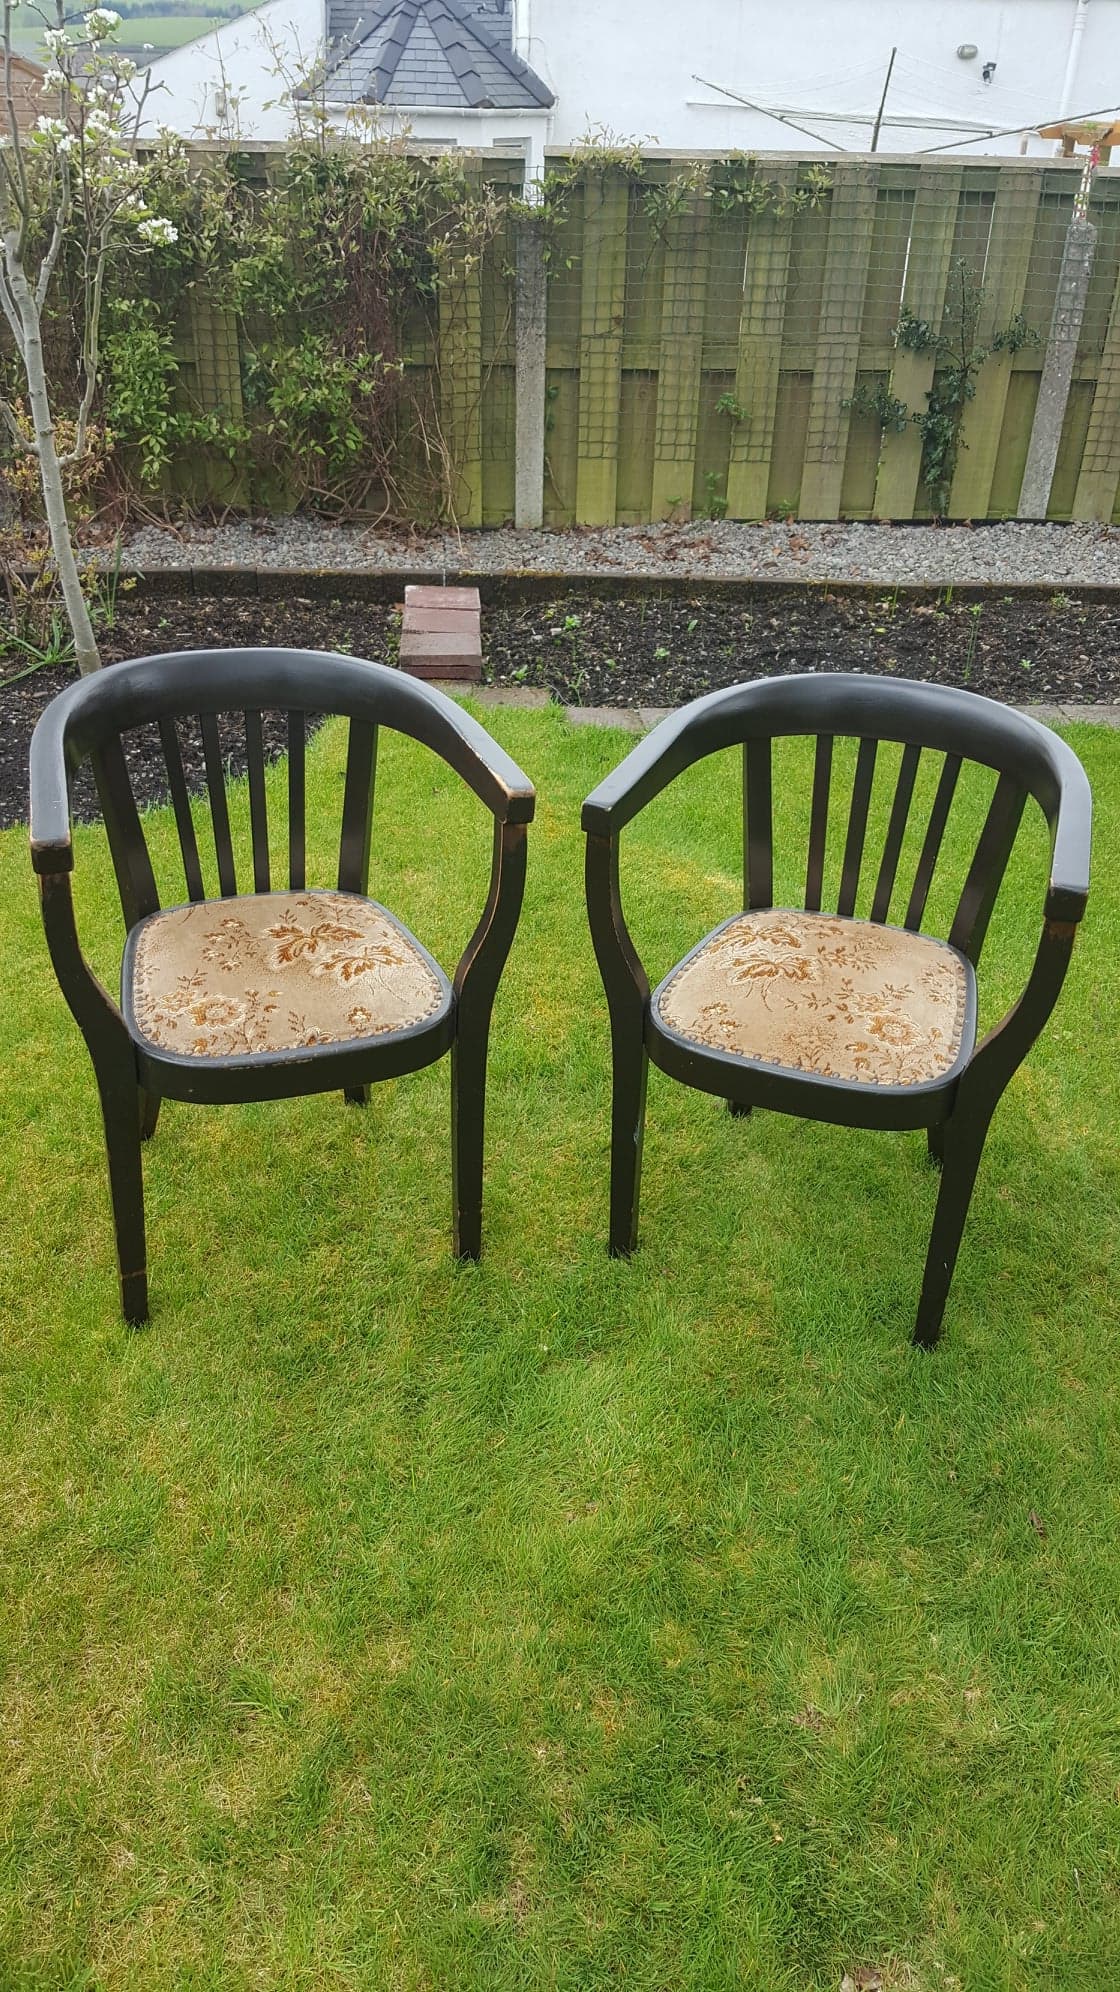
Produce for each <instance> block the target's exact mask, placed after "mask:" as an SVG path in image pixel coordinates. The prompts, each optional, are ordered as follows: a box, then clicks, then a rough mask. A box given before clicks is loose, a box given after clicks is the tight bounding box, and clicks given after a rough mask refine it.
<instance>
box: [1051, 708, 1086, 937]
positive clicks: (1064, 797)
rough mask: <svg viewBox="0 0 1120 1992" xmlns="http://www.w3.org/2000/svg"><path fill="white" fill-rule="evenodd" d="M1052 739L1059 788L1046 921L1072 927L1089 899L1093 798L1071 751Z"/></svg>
mask: <svg viewBox="0 0 1120 1992" xmlns="http://www.w3.org/2000/svg"><path fill="white" fill-rule="evenodd" d="M1053 739H1054V745H1055V747H1056V748H1057V749H1058V750H1060V751H1059V755H1058V757H1057V764H1058V775H1059V788H1058V796H1057V809H1056V814H1055V817H1054V842H1053V850H1052V853H1051V858H1050V885H1049V889H1048V891H1047V894H1046V918H1047V919H1048V920H1057V921H1072V922H1073V923H1074V925H1076V923H1077V922H1078V921H1079V920H1080V918H1081V916H1082V914H1083V913H1084V911H1085V902H1086V900H1087V899H1088V897H1089V861H1090V855H1091V850H1092V836H1093V795H1092V790H1091V789H1090V787H1089V777H1088V776H1087V774H1086V773H1085V770H1084V768H1083V767H1082V765H1081V763H1080V761H1079V760H1078V758H1077V755H1076V754H1075V753H1074V751H1073V749H1072V747H1067V746H1066V743H1065V741H1064V740H1061V739H1059V737H1058V736H1057V735H1056V734H1055V735H1054V736H1053Z"/></svg>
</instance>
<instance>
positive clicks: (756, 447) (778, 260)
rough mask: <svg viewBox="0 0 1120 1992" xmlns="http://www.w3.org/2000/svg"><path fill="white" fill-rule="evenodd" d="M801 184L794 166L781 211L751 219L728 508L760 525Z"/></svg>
mask: <svg viewBox="0 0 1120 1992" xmlns="http://www.w3.org/2000/svg"><path fill="white" fill-rule="evenodd" d="M796 180H797V168H796V166H793V165H790V166H786V167H784V168H783V169H782V171H780V172H779V173H776V174H775V175H774V185H775V188H776V199H777V201H778V202H779V206H778V207H777V208H774V209H770V210H765V209H764V210H763V211H762V212H761V213H759V214H754V215H752V216H751V220H750V226H749V229H748V233H747V255H746V271H745V275H744V278H743V305H742V316H741V318H740V321H739V359H738V365H737V367H736V370H735V400H736V403H737V405H738V407H739V408H740V409H741V410H742V414H741V417H740V419H739V420H738V421H737V422H736V423H735V425H734V429H733V432H732V436H731V451H730V457H729V461H728V467H727V509H728V512H729V513H730V515H731V517H732V518H733V519H761V518H764V517H765V514H766V503H767V495H768V492H769V486H770V464H771V459H772V457H773V454H774V421H775V417H776V415H777V409H778V374H779V371H780V369H781V363H782V324H783V320H784V316H785V296H786V282H787V278H788V274H789V255H790V245H791V242H792V239H793V215H792V213H791V211H790V209H789V207H788V204H787V202H788V196H789V194H790V193H792V191H793V188H794V186H795V184H796Z"/></svg>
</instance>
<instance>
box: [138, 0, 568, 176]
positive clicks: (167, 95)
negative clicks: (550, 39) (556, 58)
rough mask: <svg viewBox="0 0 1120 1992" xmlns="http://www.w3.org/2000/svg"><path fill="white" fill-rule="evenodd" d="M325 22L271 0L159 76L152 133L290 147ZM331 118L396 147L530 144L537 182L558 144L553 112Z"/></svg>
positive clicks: (152, 100)
mask: <svg viewBox="0 0 1120 1992" xmlns="http://www.w3.org/2000/svg"><path fill="white" fill-rule="evenodd" d="M324 20H325V8H324V0H266V4H265V5H264V6H263V7H258V8H257V9H256V11H255V12H254V13H252V14H244V15H242V16H241V17H240V19H238V20H236V21H229V22H227V23H226V24H225V26H223V27H221V28H216V29H214V30H213V31H212V32H211V33H210V34H205V35H200V36H199V38H198V40H197V41H193V42H188V43H186V44H185V45H184V47H182V48H177V49H173V50H171V51H170V52H169V53H168V54H167V55H165V56H161V57H160V58H159V59H158V60H157V61H155V62H153V63H152V65H151V69H150V72H149V74H150V76H151V81H152V86H153V89H152V95H151V96H150V97H149V99H148V104H147V115H146V118H145V121H144V126H143V130H144V131H145V132H153V131H155V130H158V129H159V128H160V127H164V128H165V129H167V130H168V131H177V132H179V133H180V134H181V135H182V136H183V137H184V138H207V137H214V138H235V139H244V140H246V141H252V140H253V139H260V140H278V139H285V138H288V137H290V136H291V133H292V130H293V127H294V124H295V118H294V114H293V111H292V107H291V105H290V103H289V102H288V101H287V100H286V99H287V91H288V88H289V87H290V85H291V84H292V83H294V82H296V81H298V79H300V78H301V77H306V76H308V74H309V73H310V72H311V70H312V69H313V66H314V65H315V64H316V62H317V61H318V60H319V57H320V55H321V51H322V46H323V34H324ZM223 106H224V108H223ZM328 109H329V112H330V116H331V120H332V122H333V123H334V124H336V125H338V126H340V127H345V128H347V129H349V130H351V131H353V133H354V134H355V135H360V134H361V132H362V131H363V130H371V131H372V130H375V129H376V130H378V131H380V132H383V133H384V134H385V135H386V136H388V137H394V136H397V135H399V134H401V133H406V132H407V133H408V134H410V135H411V136H412V137H413V138H415V139H417V140H418V141H420V142H421V143H423V142H424V141H426V140H431V141H434V142H437V143H440V144H444V145H459V146H469V147H472V148H480V147H490V146H498V147H507V148H508V146H509V144H510V142H511V141H512V142H514V143H515V144H522V145H524V146H525V148H526V153H527V157H528V169H527V170H528V176H529V177H530V178H535V177H537V176H538V175H539V174H540V173H541V172H542V171H543V169H544V148H545V146H546V144H548V143H549V141H550V139H551V135H552V133H551V117H550V114H549V113H548V112H547V111H467V110H464V111H453V110H444V111H434V110H422V109H418V110H408V109H402V110H397V111H380V112H376V113H371V112H368V111H366V110H364V109H363V108H362V107H361V106H353V105H350V106H347V105H335V104H328Z"/></svg>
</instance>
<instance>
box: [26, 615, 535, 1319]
mask: <svg viewBox="0 0 1120 1992" xmlns="http://www.w3.org/2000/svg"><path fill="white" fill-rule="evenodd" d="M273 710H276V711H278V712H279V713H280V714H286V716H287V747H288V767H287V858H288V862H287V872H288V879H287V887H286V889H284V890H275V889H274V888H273V885H272V880H271V873H270V862H269V832H268V815H267V804H266V785H265V760H264V748H263V736H262V724H261V715H262V712H271V711H273ZM225 713H230V714H237V715H243V725H244V740H245V759H246V764H247V770H248V791H249V814H250V835H251V844H252V890H251V892H245V893H241V892H239V890H238V880H237V876H236V869H235V851H234V842H233V838H232V836H231V828H230V812H229V804H228V799H227V793H226V785H225V771H224V768H223V763H222V750H221V739H220V735H219V724H218V715H219V714H225ZM309 713H320V714H325V713H336V714H341V715H343V716H345V717H346V718H347V719H348V720H349V730H348V746H347V756H346V771H345V780H344V787H343V796H342V807H341V819H342V821H341V838H340V845H339V857H338V870H337V879H336V882H335V885H334V889H331V890H316V889H313V888H309V887H308V884H307V877H306V872H307V858H306V850H307V835H306V807H305V787H304V751H305V740H306V719H307V715H308V714H309ZM195 718H197V720H198V723H199V727H200V731H201V738H202V747H203V754H204V760H205V771H206V782H207V793H208V799H209V813H210V821H211V828H212V833H213V841H214V850H215V857H216V864H217V876H218V882H219V891H220V897H218V898H217V899H214V898H211V897H208V896H207V893H206V889H205V886H204V880H203V865H202V861H201V858H200V851H199V842H198V837H197V833H196V829H195V823H194V818H193V816H192V810H191V804H190V798H189V795H188V791H187V782H186V778H185V773H184V764H183V754H182V745H181V739H180V734H179V731H178V724H177V723H178V722H181V721H185V720H189V719H195ZM153 722H154V723H155V725H156V726H157V727H158V733H159V740H160V744H161V747H162V753H163V757H164V760H165V762H166V767H167V777H168V784H169V787H170V792H171V797H172V802H173V806H174V813H175V821H176V826H177V829H178V836H179V847H180V851H181V854H182V861H183V871H184V875H185V881H186V891H187V900H186V903H185V904H180V905H177V906H172V907H167V908H163V909H161V907H160V903H159V898H158V894H157V889H156V882H155V877H154V873H153V867H152V862H151V858H150V855H149V852H148V847H147V844H146V842H145V838H144V832H143V827H142V824H141V820H140V816H139V813H138V811H137V808H136V803H135V800H134V797H133V791H132V787H131V785H130V781H129V775H128V768H127V763H126V759H125V754H124V749H123V745H122V736H123V735H125V734H126V733H128V732H130V731H131V730H132V729H133V728H136V727H141V726H150V725H151V724H152V723H153ZM380 726H387V727H390V728H393V729H395V730H396V731H398V732H400V733H403V734H409V735H411V736H412V738H413V739H415V740H418V741H420V742H422V743H423V744H424V745H425V746H427V747H430V748H432V749H433V751H434V752H435V753H436V754H438V755H440V756H441V757H442V759H443V760H444V761H446V762H447V763H448V765H449V766H450V767H451V768H453V769H454V770H455V772H456V773H457V774H459V775H460V776H462V778H463V780H464V781H465V782H466V783H468V784H469V786H470V787H471V788H472V789H473V790H474V792H475V794H476V795H478V796H479V797H480V798H481V799H482V801H483V802H484V803H485V804H486V805H487V807H488V808H489V809H490V811H491V812H492V814H493V817H494V844H493V864H492V871H491V878H490V890H489V895H488V897H487V900H486V904H485V907H484V909H483V911H482V915H481V918H480V920H479V922H478V925H477V927H476V929H475V932H474V934H473V936H472V938H471V940H470V942H469V943H468V946H467V948H466V951H465V953H464V955H463V958H462V960H461V961H460V963H459V965H458V967H457V969H456V970H455V973H454V976H453V978H452V979H451V980H449V979H448V977H447V976H446V975H445V973H444V971H443V969H442V968H440V966H439V964H438V963H437V962H435V961H434V960H433V959H432V957H431V955H430V954H429V953H428V952H427V950H426V949H425V948H424V947H422V946H421V944H420V942H419V941H418V940H417V939H416V938H415V936H414V935H413V934H411V933H410V932H409V931H408V929H407V928H406V927H405V926H404V925H403V924H402V923H401V922H400V921H399V920H397V919H395V918H394V916H393V915H392V914H391V913H390V912H388V911H387V910H386V908H384V907H383V906H380V905H378V904H377V903H376V902H375V901H373V900H371V899H369V898H368V896H367V889H368V882H369V859H370V838H371V830H372V822H373V791H374V770H375V764H376V756H377V740H378V729H379V727H380ZM87 760H88V761H89V762H90V763H91V764H92V769H93V775H94V779H95V781H96V785H97V791H98V794H99V797H100V801H101V809H102V814H103V817H104V820H105V826H106V830H107V833H108V840H109V847H110V851H111V854H112V859H113V865H114V869H115V872H116V877H117V884H118V887H119V890H120V897H121V906H122V910H123V913H124V922H125V929H126V934H127V939H126V943H125V950H124V959H123V963H122V971H121V1000H120V1005H119V1007H118V1005H117V1004H116V1003H115V1002H114V1001H113V1000H112V998H111V997H110V996H109V994H108V993H107V991H106V990H105V989H104V988H103V986H102V984H101V983H100V982H99V981H98V979H97V977H96V976H95V974H94V973H93V971H92V969H91V968H90V967H89V965H88V963H87V961H86V960H85V957H84V955H83V953H82V949H81V946H80V943H79V939H78V932H77V926H76V923H75V915H74V907H73V901H72V893H71V878H70V874H71V870H72V868H73V863H74V852H73V845H72V842H71V834H70V812H69V781H70V777H71V775H72V773H73V771H74V770H75V768H76V767H77V766H78V765H79V764H80V763H82V762H84V761H87ZM534 800H535V797H534V791H533V788H532V785H531V784H530V783H529V782H528V781H527V780H526V778H525V776H524V775H523V774H522V772H521V770H520V768H518V767H516V766H515V764H514V763H513V761H511V760H510V758H509V756H508V755H507V754H505V753H503V751H502V749H501V748H500V747H499V746H498V745H497V743H496V742H495V741H493V740H492V739H491V738H490V736H489V734H488V733H486V732H485V730H484V729H483V728H482V727H481V726H479V725H478V724H477V722H476V721H475V720H473V719H471V718H470V717H469V716H468V715H467V714H466V713H464V712H462V711H461V710H460V709H459V708H458V707H457V706H456V705H455V704H454V703H453V702H452V701H451V700H450V699H448V698H446V697H444V695H443V694H442V693H440V692H437V691H434V690H433V689H432V688H431V687H429V686H427V685H424V684H420V683H418V682H417V681H416V680H415V679H412V678H408V677H406V676H404V675H402V673H400V672H399V671H394V670H390V669H388V668H387V667H386V666H384V665H381V664H370V663H363V662H360V661H358V660H357V659H354V658H349V657H337V656H331V655H327V654H320V653H315V652H309V651H295V650H215V651H197V652H181V653H178V654H175V655H171V656H163V657H145V658H141V659H139V660H138V661H137V662H135V663H130V664H120V665H116V666H113V667H111V668H110V669H108V670H105V671H103V672H99V673H97V675H96V676H93V677H89V678H85V679H83V680H81V681H80V682H79V683H78V684H76V685H72V686H70V687H69V688H68V689H67V690H66V691H65V692H62V693H61V694H60V695H59V697H58V698H56V699H55V700H53V702H52V703H51V705H49V706H48V708H47V710H46V711H45V713H44V714H43V716H42V718H41V719H40V721H39V724H38V726H37V727H36V729H35V735H34V738H33V741H32V746H31V852H32V861H33V864H34V868H35V871H36V872H37V874H38V878H39V887H40V894H41V901H42V910H43V921H44V925H45V928H46V935H47V943H48V946H49V948H50V953H51V959H52V961H53V963H54V968H55V972H56V974H57V976H58V980H59V983H60V984H61V987H62V990H63V994H64V995H65V997H66V1000H67V1002H68V1003H69V1005H70V1008H71V1010H72V1012H73V1014H74V1016H75V1018H76V1019H77V1022H78V1024H79V1027H80V1028H81V1031H82V1034H83V1036H84V1037H85V1040H86V1044H87V1046H88V1048H89V1052H90V1056H91V1058H92V1060H93V1066H94V1072H95V1075H96V1079H97V1086H98V1092H99V1094H100V1099H101V1111H102V1115H103V1118H104V1123H105V1139H106V1144H107V1147H108V1155H109V1181H110V1187H111V1193H112V1204H113V1217H114V1223H115V1229H116V1242H117V1255H118V1260H119V1266H120V1285H121V1303H122V1307H123V1311H124V1315H125V1318H126V1320H128V1321H130V1322H142V1321H145V1320H146V1319H147V1315H148V1284H147V1262H146V1252H145V1241H144V1201H143V1182H142V1169H141V1148H140V1144H141V1140H142V1139H146V1138H147V1137H149V1136H150V1135H151V1134H152V1133H153V1132H154V1129H155V1125H156V1119H157V1116H158V1113H159V1106H160V1101H161V1100H162V1099H163V1098H164V1097H167V1098H172V1099H179V1100H193V1101H200V1102H225V1101H243V1100H273V1099H283V1098H289V1097H294V1096H295V1095H299V1094H305V1093H321V1092H327V1091H330V1090H331V1089H332V1088H334V1087H338V1088H339V1089H340V1090H341V1091H342V1092H343V1093H344V1095H345V1097H346V1099H347V1100H349V1101H352V1102H355V1103H364V1101H365V1100H366V1099H367V1098H368V1089H369V1085H370V1082H371V1081H374V1080H378V1079H388V1078H393V1077H396V1076H397V1075H399V1074H401V1073H404V1072H412V1071H416V1070H417V1069H418V1068H419V1067H420V1066H423V1065H428V1064H431V1063H432V1062H433V1061H434V1060H435V1059H438V1058H440V1057H441V1056H442V1054H443V1053H444V1052H445V1051H447V1050H448V1049H450V1051H451V1099H452V1201H453V1207H454V1248H455V1251H456V1253H457V1254H458V1256H459V1257H461V1258H477V1257H478V1255H479V1252H480V1249H481V1225H482V1155H483V1114H484V1106H485V1092H486V1056H487V1041H488V1034H489V1027H490V1013H491V1008H492V1005H493V1001H494V995H495V992H496V990H497V986H498V981H499V978H500V976H501V973H502V969H503V967H504V965H505V961H506V957H507V955H508V952H509V948H510V944H511V942H512V940H513V936H514V932H515V929H516V926H517V920H518V915H519V912H520V908H521V898H522V893H523V890H524V880H525V839H526V826H527V824H528V823H529V822H530V821H531V820H532V816H533V808H534Z"/></svg>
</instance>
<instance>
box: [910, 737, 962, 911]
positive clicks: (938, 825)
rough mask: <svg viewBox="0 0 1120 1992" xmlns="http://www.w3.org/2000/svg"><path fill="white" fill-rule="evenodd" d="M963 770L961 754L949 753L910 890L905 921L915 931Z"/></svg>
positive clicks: (924, 905) (927, 895)
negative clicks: (912, 886)
mask: <svg viewBox="0 0 1120 1992" xmlns="http://www.w3.org/2000/svg"><path fill="white" fill-rule="evenodd" d="M960 772H961V757H960V755H959V754H946V756H945V765H944V767H943V768H942V770H941V778H940V780H939V781H938V784H937V794H936V795H935V796H934V798H933V808H932V809H931V810H930V813H929V828H928V829H927V831H926V835H925V842H924V843H923V845H922V850H921V856H920V857H919V859H918V869H917V871H916V872H915V873H914V888H913V891H912V892H911V894H910V904H909V906H908V907H907V908H906V919H905V921H904V922H903V925H904V926H906V927H907V928H909V930H910V932H911V933H914V932H915V931H916V929H917V928H918V927H920V926H921V923H922V914H923V913H924V912H925V910H926V900H927V899H928V898H929V889H930V886H931V884H932V883H933V874H934V870H935V869H936V865H937V859H938V855H939V853H940V850H941V840H942V838H943V837H944V835H945V825H946V823H947V822H948V820H949V810H950V808H951V806H952V801H953V797H954V795H955V794H956V788H957V781H958V779H959V776H960Z"/></svg>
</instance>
